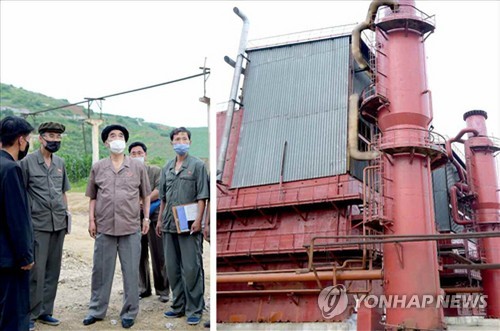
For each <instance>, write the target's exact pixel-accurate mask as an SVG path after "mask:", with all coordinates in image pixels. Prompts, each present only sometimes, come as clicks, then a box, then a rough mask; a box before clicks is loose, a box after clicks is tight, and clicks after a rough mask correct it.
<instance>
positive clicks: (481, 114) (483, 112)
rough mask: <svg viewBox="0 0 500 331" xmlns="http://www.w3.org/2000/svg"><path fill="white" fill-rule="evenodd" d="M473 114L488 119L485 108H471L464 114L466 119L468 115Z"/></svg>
mask: <svg viewBox="0 0 500 331" xmlns="http://www.w3.org/2000/svg"><path fill="white" fill-rule="evenodd" d="M473 115H480V116H483V117H484V119H488V113H487V112H485V111H484V110H477V109H475V110H470V111H468V112H466V113H465V114H464V121H465V120H466V119H467V117H469V116H473Z"/></svg>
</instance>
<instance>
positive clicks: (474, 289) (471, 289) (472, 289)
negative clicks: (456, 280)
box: [442, 287, 483, 294]
mask: <svg viewBox="0 0 500 331" xmlns="http://www.w3.org/2000/svg"><path fill="white" fill-rule="evenodd" d="M442 290H443V291H444V292H445V293H446V294H456V293H482V292H483V289H482V288H481V287H442Z"/></svg>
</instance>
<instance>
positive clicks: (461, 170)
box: [445, 128, 479, 182]
mask: <svg viewBox="0 0 500 331" xmlns="http://www.w3.org/2000/svg"><path fill="white" fill-rule="evenodd" d="M466 133H472V134H473V135H474V136H476V137H477V136H478V135H479V132H478V131H477V130H476V129H472V128H465V129H462V130H460V132H459V133H458V134H457V135H456V136H455V138H452V139H449V140H447V141H446V144H445V147H446V154H447V155H448V159H449V160H450V161H451V163H453V165H454V166H455V168H456V169H457V171H458V177H459V178H460V181H461V182H465V181H466V180H467V179H466V176H465V169H464V168H463V167H462V166H461V165H460V163H458V162H457V160H455V158H454V157H453V150H452V149H451V144H453V143H454V142H458V143H461V144H463V143H464V141H463V140H462V136H463V135H464V134H466Z"/></svg>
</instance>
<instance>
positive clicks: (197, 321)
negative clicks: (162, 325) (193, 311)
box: [187, 316, 201, 325]
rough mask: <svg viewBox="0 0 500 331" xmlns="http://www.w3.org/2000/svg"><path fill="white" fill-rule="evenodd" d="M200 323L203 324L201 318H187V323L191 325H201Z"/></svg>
mask: <svg viewBox="0 0 500 331" xmlns="http://www.w3.org/2000/svg"><path fill="white" fill-rule="evenodd" d="M200 322H201V317H196V316H191V317H188V318H187V323H188V324H189V325H196V324H200Z"/></svg>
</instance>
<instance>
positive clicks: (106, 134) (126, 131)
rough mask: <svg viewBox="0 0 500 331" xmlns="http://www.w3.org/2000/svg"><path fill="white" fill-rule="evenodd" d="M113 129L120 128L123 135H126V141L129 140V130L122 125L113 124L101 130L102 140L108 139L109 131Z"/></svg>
mask: <svg viewBox="0 0 500 331" xmlns="http://www.w3.org/2000/svg"><path fill="white" fill-rule="evenodd" d="M113 130H120V131H121V132H123V135H124V136H125V142H127V141H128V130H127V129H126V128H125V127H124V126H122V125H119V124H111V125H108V126H107V127H105V128H104V130H102V132H101V139H102V142H106V140H108V136H109V133H110V132H111V131H113Z"/></svg>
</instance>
